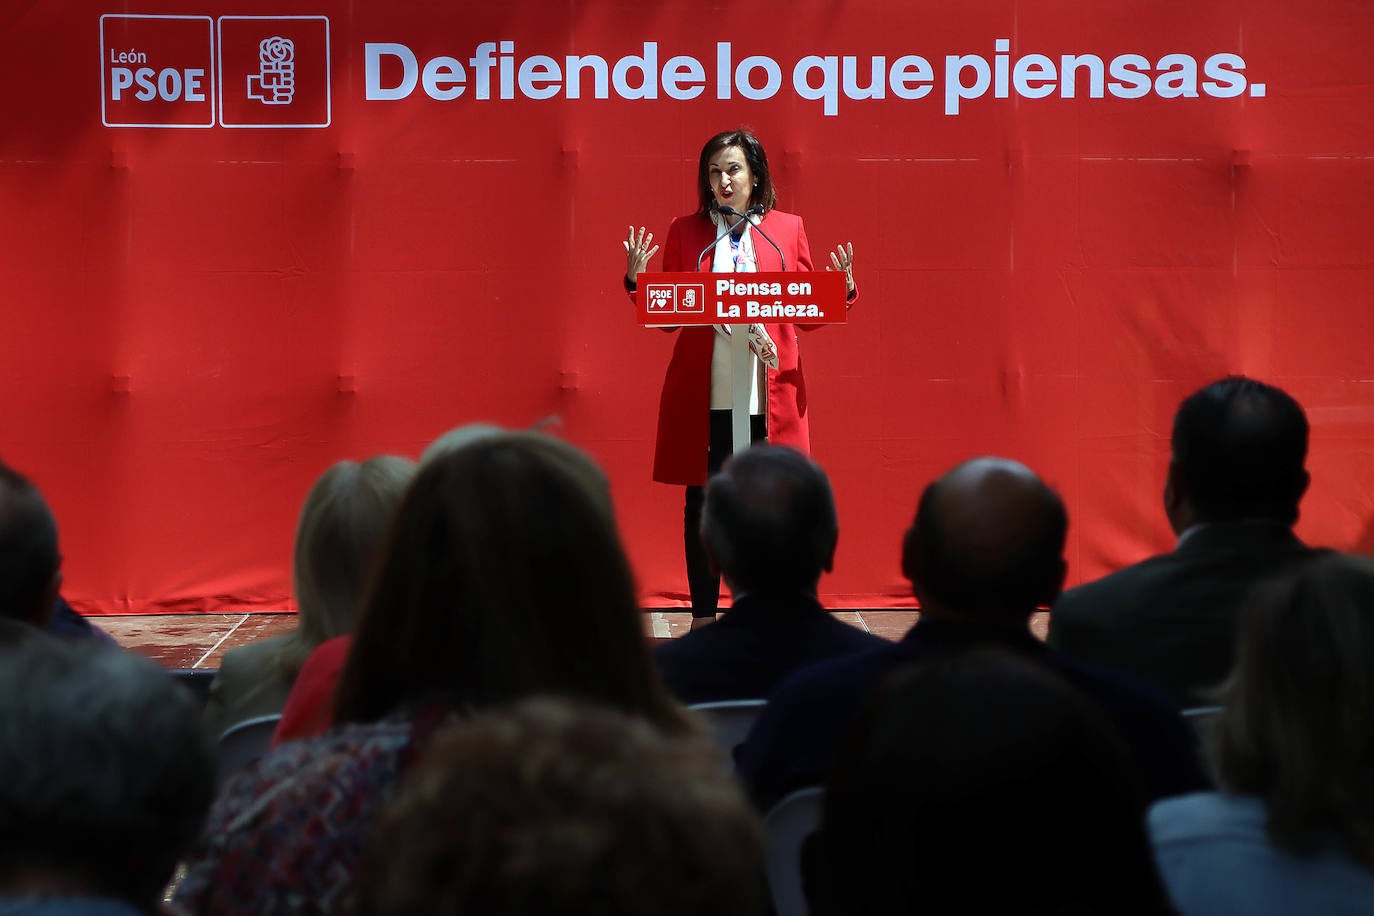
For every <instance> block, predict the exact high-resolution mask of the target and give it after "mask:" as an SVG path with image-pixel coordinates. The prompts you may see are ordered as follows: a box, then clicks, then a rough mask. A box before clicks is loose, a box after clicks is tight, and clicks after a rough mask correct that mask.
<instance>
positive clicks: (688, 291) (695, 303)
mask: <svg viewBox="0 0 1374 916" xmlns="http://www.w3.org/2000/svg"><path fill="white" fill-rule="evenodd" d="M644 295H645V297H646V298H645V302H644V310H645V311H646V312H648V313H649V314H651V315H654V314H673V313H677V314H700V313H702V312H705V311H706V287H704V286H703V285H702V284H700V283H650V284H649V285H648V286H646V287H644Z"/></svg>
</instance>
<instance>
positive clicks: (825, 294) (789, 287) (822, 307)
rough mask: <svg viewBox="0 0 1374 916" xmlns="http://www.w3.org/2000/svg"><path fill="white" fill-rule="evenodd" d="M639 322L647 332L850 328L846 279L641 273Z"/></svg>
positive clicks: (820, 273)
mask: <svg viewBox="0 0 1374 916" xmlns="http://www.w3.org/2000/svg"><path fill="white" fill-rule="evenodd" d="M636 279H637V281H638V283H637V286H638V293H637V295H636V303H637V306H638V309H639V322H640V324H643V325H644V326H645V327H665V326H677V325H689V324H691V325H695V324H752V323H754V322H768V323H772V324H779V323H780V324H844V322H845V320H846V318H845V316H846V314H847V312H848V309H847V308H846V307H845V282H844V274H842V273H838V272H835V271H824V270H814V271H760V272H759V273H741V274H715V273H690V272H686V271H682V272H673V273H649V272H647V271H646V272H644V273H641V274H640V275H639V276H638V277H637V278H636Z"/></svg>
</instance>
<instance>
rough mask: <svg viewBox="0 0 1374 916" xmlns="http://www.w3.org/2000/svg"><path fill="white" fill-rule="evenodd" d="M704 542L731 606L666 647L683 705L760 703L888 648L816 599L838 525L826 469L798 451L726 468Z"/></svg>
mask: <svg viewBox="0 0 1374 916" xmlns="http://www.w3.org/2000/svg"><path fill="white" fill-rule="evenodd" d="M701 537H702V542H703V544H704V546H705V549H706V555H707V558H708V559H709V561H710V563H711V566H712V568H713V569H714V570H715V571H717V572H719V574H720V575H721V577H722V578H724V579H725V583H726V584H727V585H728V586H729V587H730V591H731V593H732V594H733V596H734V601H733V605H732V607H731V609H730V611H729V612H728V613H726V615H725V616H724V617H723V618H722V619H721V620H720V621H719V622H717V623H715V624H712V625H711V626H708V627H704V628H700V629H696V630H693V631H692V632H690V633H687V634H685V635H683V636H681V637H679V638H678V639H675V640H673V641H672V642H668V643H664V644H663V645H661V646H659V648H658V650H657V656H658V665H659V670H660V671H661V672H662V673H663V679H664V681H665V682H667V684H668V687H669V689H670V690H672V691H673V693H674V694H675V695H676V696H677V697H678V699H680V700H682V701H683V702H686V703H706V702H711V701H715V700H741V699H761V698H763V697H766V696H767V695H768V694H769V693H771V692H772V690H773V687H774V686H776V685H777V683H778V682H779V681H780V680H782V679H783V678H784V677H786V676H787V675H788V674H790V673H792V672H793V671H795V670H797V669H798V668H801V667H804V666H806V665H809V664H812V663H814V662H818V661H822V660H824V659H828V658H833V657H835V656H838V655H845V654H849V653H852V652H859V651H863V650H865V649H872V648H875V647H877V646H881V645H883V644H884V643H883V640H882V639H881V638H879V637H877V636H874V635H872V634H870V633H865V632H864V631H862V630H859V629H857V628H855V627H852V626H849V625H848V624H846V623H842V622H841V621H839V620H836V619H835V618H834V617H832V616H831V615H830V614H829V613H828V612H827V611H826V610H825V608H823V607H821V604H820V602H819V601H818V600H817V599H816V589H817V586H818V584H819V583H820V579H821V575H822V574H823V573H827V572H830V570H831V569H832V567H833V566H834V562H835V544H836V541H837V539H838V537H839V522H838V520H837V517H836V514H835V499H834V496H833V495H832V494H831V490H830V481H829V480H828V479H827V478H826V476H825V472H824V471H822V470H821V469H820V468H819V467H817V466H816V464H814V463H813V462H812V461H810V460H809V459H808V458H806V456H804V455H802V454H801V453H800V452H797V451H795V450H793V449H790V448H784V447H781V446H766V445H761V446H756V447H755V448H751V449H749V450H748V451H745V452H741V453H740V454H738V455H736V456H734V457H733V458H731V459H730V460H729V461H727V462H726V463H725V466H724V468H723V469H722V470H721V472H720V473H719V474H717V475H716V476H715V477H713V478H712V479H711V482H710V484H709V485H708V486H707V489H706V505H705V508H704V510H703V512H702V520H701Z"/></svg>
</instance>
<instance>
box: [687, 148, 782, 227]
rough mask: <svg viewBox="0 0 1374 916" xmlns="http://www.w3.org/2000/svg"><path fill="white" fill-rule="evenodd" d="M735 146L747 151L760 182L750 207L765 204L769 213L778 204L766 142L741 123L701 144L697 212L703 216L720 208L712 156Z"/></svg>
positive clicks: (745, 157)
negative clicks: (714, 188)
mask: <svg viewBox="0 0 1374 916" xmlns="http://www.w3.org/2000/svg"><path fill="white" fill-rule="evenodd" d="M732 146H738V147H739V148H740V149H741V150H742V151H743V152H744V161H745V162H746V163H748V165H749V171H750V172H751V173H753V177H754V181H755V182H756V186H755V187H754V189H753V191H752V193H751V194H750V195H749V207H762V208H763V210H764V212H765V213H766V212H768V211H769V210H771V209H773V208H774V207H776V206H777V205H778V195H777V192H776V191H774V190H773V173H772V172H770V171H769V170H768V154H767V153H765V152H764V151H763V144H762V143H760V142H759V138H758V137H756V136H754V134H753V131H751V130H749V128H747V127H737V128H735V129H734V130H727V131H724V132H722V133H719V134H716V135H715V136H714V137H712V138H711V139H710V140H707V141H706V145H705V146H703V147H702V148H701V159H700V160H699V161H698V163H697V213H698V214H700V215H702V216H710V215H711V213H712V212H713V211H714V210H715V209H716V197H715V195H714V194H712V193H711V176H710V171H711V159H712V157H714V156H716V155H717V154H718V153H720V152H721V151H722V150H725V149H729V148H730V147H732Z"/></svg>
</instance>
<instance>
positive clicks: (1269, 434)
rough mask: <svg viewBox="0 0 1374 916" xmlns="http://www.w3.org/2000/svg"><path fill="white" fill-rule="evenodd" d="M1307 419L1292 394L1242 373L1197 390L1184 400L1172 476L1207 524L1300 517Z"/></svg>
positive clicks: (1177, 423) (1175, 433)
mask: <svg viewBox="0 0 1374 916" xmlns="http://www.w3.org/2000/svg"><path fill="white" fill-rule="evenodd" d="M1307 437H1308V426H1307V416H1306V415H1305V414H1304V413H1303V409H1302V407H1301V405H1299V404H1298V402H1297V401H1295V400H1293V398H1292V397H1291V396H1290V395H1288V394H1287V393H1286V392H1284V391H1281V390H1280V389H1278V388H1275V387H1274V386H1272V385H1266V384H1265V383H1264V382H1259V381H1256V380H1254V379H1251V378H1246V377H1244V376H1240V375H1233V376H1228V377H1227V378H1224V379H1220V380H1219V381H1215V382H1212V383H1211V384H1210V385H1207V386H1206V387H1205V388H1203V389H1201V390H1200V391H1197V392H1194V393H1193V394H1191V395H1189V396H1188V397H1187V398H1186V399H1184V401H1183V403H1182V404H1180V405H1179V408H1178V413H1177V414H1176V415H1175V416H1174V431H1173V439H1172V450H1173V464H1174V471H1173V473H1174V475H1175V477H1176V479H1177V481H1178V483H1180V484H1181V485H1182V486H1183V488H1184V493H1185V495H1186V497H1187V499H1188V501H1189V503H1191V504H1192V506H1193V508H1194V509H1196V510H1197V512H1198V513H1199V515H1201V516H1202V518H1204V519H1205V520H1207V521H1215V522H1222V521H1239V520H1241V519H1246V518H1269V519H1273V520H1275V521H1280V522H1283V523H1285V524H1289V525H1291V524H1293V523H1294V522H1296V521H1297V519H1298V502H1299V501H1300V500H1301V499H1302V495H1303V493H1304V492H1305V491H1306V489H1307V472H1306V471H1305V470H1304V469H1303V464H1304V462H1305V461H1306V459H1307Z"/></svg>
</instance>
